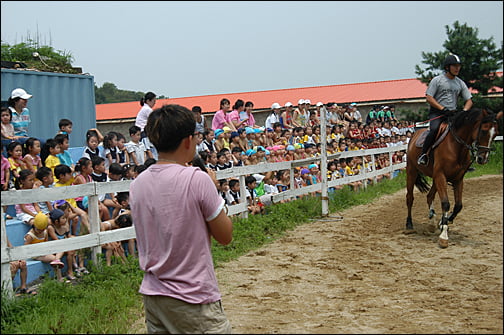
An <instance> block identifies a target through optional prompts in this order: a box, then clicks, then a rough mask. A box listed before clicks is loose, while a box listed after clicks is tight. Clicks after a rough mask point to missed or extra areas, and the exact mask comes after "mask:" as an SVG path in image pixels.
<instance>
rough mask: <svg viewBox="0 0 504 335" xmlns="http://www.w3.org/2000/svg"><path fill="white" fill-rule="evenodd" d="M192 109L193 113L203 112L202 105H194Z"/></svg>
mask: <svg viewBox="0 0 504 335" xmlns="http://www.w3.org/2000/svg"><path fill="white" fill-rule="evenodd" d="M192 111H193V113H201V107H200V106H193V108H192Z"/></svg>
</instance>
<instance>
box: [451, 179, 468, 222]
mask: <svg viewBox="0 0 504 335" xmlns="http://www.w3.org/2000/svg"><path fill="white" fill-rule="evenodd" d="M463 189H464V179H461V180H460V181H459V182H457V183H453V195H454V198H455V205H454V206H453V212H452V213H451V215H450V217H449V218H448V221H449V222H450V223H452V222H453V220H454V219H455V217H456V216H457V214H458V213H460V211H461V210H462V191H463Z"/></svg>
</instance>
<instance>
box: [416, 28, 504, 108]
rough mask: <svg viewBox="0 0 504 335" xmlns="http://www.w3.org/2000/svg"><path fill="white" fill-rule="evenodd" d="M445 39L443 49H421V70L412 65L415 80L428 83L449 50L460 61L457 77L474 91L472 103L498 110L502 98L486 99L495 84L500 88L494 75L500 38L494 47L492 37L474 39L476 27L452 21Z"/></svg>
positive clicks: (499, 79) (499, 60)
mask: <svg viewBox="0 0 504 335" xmlns="http://www.w3.org/2000/svg"><path fill="white" fill-rule="evenodd" d="M445 28H446V34H447V36H448V39H447V40H446V41H445V42H444V43H443V47H444V50H442V51H438V52H434V53H432V52H422V57H423V61H422V63H423V64H426V65H427V66H426V67H425V69H422V68H421V67H420V66H419V65H415V73H416V74H417V75H418V76H419V78H418V79H419V80H421V81H422V82H423V83H426V84H428V83H429V82H430V81H431V80H432V78H434V77H435V76H436V75H438V74H440V73H441V72H442V71H444V69H443V62H444V59H445V57H446V56H447V55H448V54H449V53H453V54H456V55H458V56H459V57H460V59H461V61H462V68H461V70H460V74H459V77H460V79H462V80H463V81H464V82H465V83H466V84H467V86H468V87H469V89H475V90H476V91H478V93H476V94H473V100H474V104H475V106H479V107H486V108H490V109H492V110H502V99H486V97H487V96H488V94H489V93H492V92H494V91H495V90H494V88H495V87H500V88H502V76H498V75H497V73H496V72H497V71H498V70H502V58H503V57H502V56H503V54H502V41H501V47H500V48H499V49H497V46H496V45H495V43H494V41H493V37H490V38H488V39H479V38H478V29H477V28H472V27H469V26H468V25H467V24H465V23H464V24H462V25H461V24H460V23H459V22H458V21H455V23H454V24H453V29H452V28H450V27H449V26H448V25H446V26H445Z"/></svg>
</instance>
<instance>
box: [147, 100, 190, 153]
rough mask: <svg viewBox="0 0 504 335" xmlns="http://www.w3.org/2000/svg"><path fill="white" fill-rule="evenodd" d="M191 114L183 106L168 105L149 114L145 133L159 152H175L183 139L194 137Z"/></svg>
mask: <svg viewBox="0 0 504 335" xmlns="http://www.w3.org/2000/svg"><path fill="white" fill-rule="evenodd" d="M195 129H196V123H195V122H194V115H193V113H192V112H191V111H190V110H189V109H187V108H186V107H184V106H180V105H175V104H170V105H164V106H163V107H161V108H157V109H155V110H153V111H152V113H150V114H149V118H148V119H147V124H146V125H145V128H144V130H145V133H146V134H147V136H148V137H149V140H150V141H151V143H152V144H153V145H154V147H156V149H157V150H158V151H159V152H172V151H175V150H176V149H177V148H178V147H179V145H180V143H181V142H182V140H183V139H185V138H186V137H188V136H193V135H194V130H195Z"/></svg>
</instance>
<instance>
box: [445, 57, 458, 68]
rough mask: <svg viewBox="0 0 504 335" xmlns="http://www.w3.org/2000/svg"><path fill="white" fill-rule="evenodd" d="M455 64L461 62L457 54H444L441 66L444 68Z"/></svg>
mask: <svg viewBox="0 0 504 335" xmlns="http://www.w3.org/2000/svg"><path fill="white" fill-rule="evenodd" d="M455 64H462V63H461V62H460V58H459V56H457V55H455V54H449V55H448V56H446V58H445V60H444V63H443V67H444V68H445V69H446V67H447V66H450V65H455Z"/></svg>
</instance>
